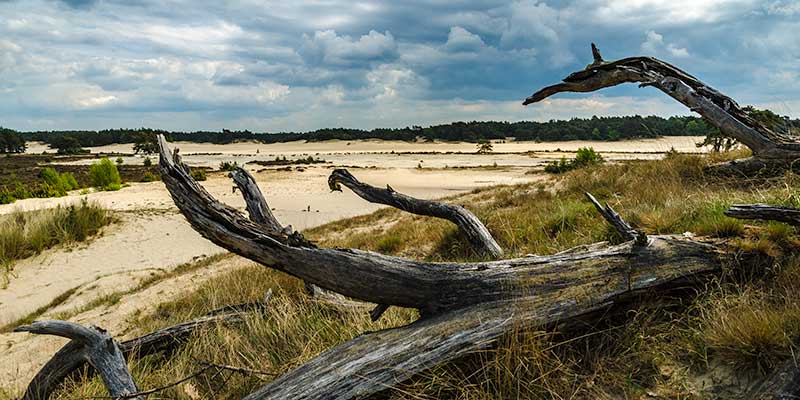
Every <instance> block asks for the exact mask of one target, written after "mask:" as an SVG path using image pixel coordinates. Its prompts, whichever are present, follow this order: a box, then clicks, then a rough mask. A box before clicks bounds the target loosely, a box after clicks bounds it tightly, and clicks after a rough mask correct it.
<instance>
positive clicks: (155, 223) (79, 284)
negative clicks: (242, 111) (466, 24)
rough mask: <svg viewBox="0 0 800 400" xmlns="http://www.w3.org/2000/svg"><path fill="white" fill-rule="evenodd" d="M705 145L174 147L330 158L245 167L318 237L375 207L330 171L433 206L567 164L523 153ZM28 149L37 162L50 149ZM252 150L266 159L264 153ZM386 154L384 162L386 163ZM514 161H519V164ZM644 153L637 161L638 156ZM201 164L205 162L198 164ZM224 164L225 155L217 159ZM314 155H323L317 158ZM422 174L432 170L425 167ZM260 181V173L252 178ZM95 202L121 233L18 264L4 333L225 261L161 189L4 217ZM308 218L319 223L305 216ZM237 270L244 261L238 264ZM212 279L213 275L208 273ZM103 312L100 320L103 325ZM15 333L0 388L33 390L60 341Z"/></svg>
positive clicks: (628, 154)
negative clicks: (190, 267)
mask: <svg viewBox="0 0 800 400" xmlns="http://www.w3.org/2000/svg"><path fill="white" fill-rule="evenodd" d="M696 140H697V138H685V137H681V138H662V139H656V140H645V141H631V142H615V143H608V142H599V143H588V142H561V143H557V144H553V143H530V142H516V143H515V142H512V143H498V144H496V145H495V151H496V152H507V153H508V154H492V155H484V156H477V155H474V154H463V155H459V154H435V155H431V154H402V155H397V154H389V153H388V152H390V151H391V150H394V151H395V152H403V151H409V152H410V151H414V152H426V151H436V152H447V151H456V152H458V151H462V152H472V151H474V150H475V147H474V144H470V143H455V144H451V143H447V144H427V143H422V144H409V143H404V142H380V141H359V142H350V144H349V145H348V142H337V141H333V142H323V143H306V144H300V143H297V142H295V143H281V144H275V145H260V144H259V145H256V144H253V143H236V144H232V145H209V144H201V145H198V144H191V143H176V144H175V146H177V147H180V148H181V153H182V154H184V155H185V156H184V160H186V161H187V162H188V163H189V164H190V165H207V166H216V165H218V164H219V162H220V161H221V160H236V161H238V162H239V163H240V164H243V163H244V162H246V161H248V160H252V159H270V158H274V156H275V155H287V156H289V157H294V156H297V157H299V156H301V155H313V156H315V157H322V158H325V159H326V160H328V161H332V163H330V164H322V165H320V164H317V165H314V166H310V167H305V169H304V170H303V171H298V170H294V171H277V170H274V169H264V168H262V167H258V166H256V165H253V164H249V165H248V168H249V169H251V170H252V171H254V172H255V177H256V180H257V181H258V183H259V185H260V187H261V189H262V191H263V192H264V194H265V196H266V197H267V200H268V202H269V203H270V205H271V206H272V207H274V209H275V210H274V212H275V214H276V216H277V217H278V219H279V220H280V221H281V222H282V223H284V224H291V225H292V226H293V227H294V228H295V229H297V230H302V229H305V228H309V227H313V226H318V225H320V224H323V223H326V222H330V221H333V220H337V219H341V218H346V217H350V216H355V215H360V214H364V213H368V212H371V211H374V210H376V209H378V208H379V207H378V206H376V205H374V204H371V203H367V202H365V201H363V200H362V199H360V198H358V197H357V196H355V195H354V194H352V193H351V192H349V191H347V190H345V191H344V192H342V193H339V192H334V193H332V192H330V191H329V189H328V187H327V176H328V174H329V173H330V169H331V168H333V166H334V165H348V166H350V165H356V166H360V167H367V168H353V169H351V172H353V174H354V175H356V177H358V178H359V179H361V180H363V181H365V182H367V183H371V184H374V185H379V186H383V185H385V184H390V185H391V186H392V187H393V188H395V189H396V190H398V191H400V192H403V193H407V194H410V195H412V196H416V197H420V198H437V197H442V196H447V195H451V194H457V193H462V192H466V191H469V190H472V189H474V188H477V187H482V186H491V185H498V184H516V183H524V182H531V181H536V180H542V179H546V176H545V175H541V174H533V175H531V174H526V172H529V171H530V170H531V167H532V166H536V165H540V164H541V163H542V162H543V160H546V159H548V158H552V157H560V155H561V154H562V153H538V154H535V155H533V156H531V155H527V154H519V153H520V152H525V151H545V150H555V149H557V148H560V149H561V150H566V151H570V150H575V149H577V148H578V147H582V146H586V145H592V146H594V147H595V149H598V150H601V151H612V150H613V151H614V152H613V153H605V154H604V156H606V158H608V159H612V160H614V159H627V158H653V157H660V156H661V154H657V153H653V154H647V153H641V152H663V151H667V150H669V149H670V148H672V147H674V148H676V149H678V150H680V151H687V152H688V151H698V149H697V148H696V147H695V146H694V143H695V142H696ZM36 146H37V145H36V144H34V145H33V146H31V149H30V150H31V151H35V152H40V151H41V150H42V149H40V148H38V147H36ZM256 149H258V150H259V152H258V153H257V154H256ZM92 150H93V152H98V151H101V150H102V151H120V152H130V150H131V149H130V146H129V145H114V146H104V147H103V148H94V149H92ZM381 152H385V153H386V154H380V153H381ZM512 152H513V153H517V154H511V153H512ZM637 152H638V153H637ZM193 153H199V154H194V155H193ZM209 153H220V154H209ZM317 153H320V154H319V155H317ZM141 160H142V159H141V157H127V158H126V162H141ZM494 163H496V164H497V165H498V166H499V167H498V168H469V169H454V168H447V169H445V168H444V167H445V166H449V167H453V166H487V165H492V164H494ZM418 165H422V166H424V168H422V169H419V168H417V166H418ZM256 171H258V172H256ZM203 185H204V186H205V187H206V188H207V189H208V190H209V192H211V193H212V194H213V195H214V196H216V197H217V198H218V199H220V200H221V201H223V202H225V203H227V204H229V205H232V206H234V207H238V208H243V207H244V201H243V200H242V198H241V196H240V194H239V193H233V192H232V190H231V188H232V184H231V181H230V180H229V179H228V178H227V177H226V176H225V175H224V174H222V173H212V174H210V175H209V179H208V180H207V181H205V182H203ZM83 198H88V199H89V200H90V201H94V202H97V203H99V204H101V205H103V206H105V207H107V208H109V209H112V210H115V211H116V212H117V214H118V215H119V217H120V222H119V223H117V224H115V225H112V226H110V227H108V228H106V229H105V231H104V233H103V235H101V236H100V237H97V238H95V239H94V240H92V241H90V242H88V243H84V244H81V245H79V246H76V247H73V248H66V249H65V248H56V249H51V250H48V251H45V252H44V253H43V254H41V255H39V256H36V257H33V258H30V259H26V260H22V261H20V262H18V263H17V265H16V267H15V270H14V272H15V274H14V276H12V277H11V279H10V282H9V283H8V286H7V287H6V288H3V289H0V325H2V324H7V323H9V322H11V321H14V320H16V319H18V318H20V317H22V316H25V315H28V314H29V313H31V312H33V311H35V310H37V309H39V308H41V307H45V306H48V304H50V303H51V302H52V301H53V299H55V298H57V297H58V296H60V295H62V294H64V293H65V292H68V291H72V294H71V295H70V296H69V297H68V298H66V299H65V300H64V301H63V302H62V303H61V304H58V305H55V306H54V307H51V308H50V309H48V310H47V311H45V313H44V314H43V316H52V315H54V314H55V313H59V312H69V311H74V310H76V309H78V308H80V307H82V306H84V305H85V304H87V303H89V302H91V301H92V300H93V299H96V298H98V297H101V296H103V295H107V294H109V293H115V292H119V291H125V290H129V289H131V288H133V287H135V286H136V285H137V283H138V282H139V281H140V280H141V279H142V278H144V277H147V276H149V275H150V274H151V273H153V272H154V271H169V270H171V269H173V268H174V267H176V266H177V265H180V264H183V263H186V262H190V261H192V260H194V259H197V258H198V257H201V256H208V255H212V254H217V253H221V252H223V250H222V249H221V248H219V247H217V246H215V245H213V244H212V243H210V242H209V241H207V240H205V239H203V238H202V237H201V236H200V235H199V234H197V233H196V232H194V231H193V230H192V229H191V227H190V226H189V225H188V223H187V222H186V221H185V220H184V218H183V217H182V216H181V215H180V214H179V213H178V212H177V209H176V208H175V205H174V204H173V202H172V200H171V199H170V197H169V194H168V193H167V191H166V190H165V188H164V186H163V184H162V183H161V182H152V183H135V184H132V185H131V186H130V187H127V188H124V189H122V190H120V191H117V192H98V193H90V194H88V195H79V194H78V193H73V194H71V195H70V196H67V197H63V198H51V199H27V200H22V201H18V202H16V203H14V204H11V205H2V206H0V214H3V213H8V212H11V211H13V210H34V209H41V208H49V207H55V206H56V205H64V204H70V203H75V202H78V201H81V199H83ZM309 208H310V209H311V212H308V211H306V210H308V209H309ZM237 260H238V261H237V263H240V264H241V263H244V262H245V261H244V260H241V259H238V258H237ZM223 264H226V263H225V262H218V263H214V264H212V265H211V266H209V267H207V268H204V270H200V271H195V272H193V273H191V274H189V276H188V277H186V276H181V277H176V278H174V279H172V280H170V281H167V282H162V283H159V284H158V285H157V287H158V288H159V290H160V291H156V290H151V289H152V288H150V289H148V290H147V294H148V295H149V297H147V296H144V295H143V294H136V293H134V294H130V295H126V296H125V297H124V298H123V299H122V300H121V301H120V302H119V303H118V305H115V306H112V307H102V308H101V309H99V310H89V311H86V312H83V313H80V314H78V315H76V316H75V317H74V318H73V319H74V320H77V321H80V322H86V323H90V322H91V323H97V324H99V325H101V326H104V327H106V328H109V329H110V330H111V331H112V332H113V333H114V334H124V333H125V332H126V329H127V326H126V325H125V323H124V321H125V319H126V318H127V317H129V316H130V315H131V313H133V312H135V311H136V310H137V309H142V308H143V309H145V310H146V309H148V307H152V306H153V305H154V304H156V303H158V302H160V301H166V300H168V299H169V298H172V297H174V296H177V295H179V293H180V291H181V290H190V288H191V287H193V286H194V285H195V284H196V282H198V281H200V280H202V279H208V277H209V276H213V274H214V273H215V271H219V270H220V269H222V268H223V267H224V265H223ZM205 270H207V271H206V272H203V271H205ZM98 313H100V314H98ZM23 336H24V337H22V336H21V335H19V334H9V333H6V334H0V388H3V387H5V388H14V389H13V390H15V391H16V390H19V389H20V388H21V387H23V386H24V384H25V383H26V382H27V380H29V379H30V377H31V376H32V374H33V373H35V371H36V370H37V369H38V367H39V366H40V365H41V364H42V363H44V362H45V361H46V360H47V359H48V358H49V357H50V356H51V355H52V352H53V351H55V350H56V349H57V348H58V347H59V346H60V344H62V343H63V341H62V340H58V339H52V338H35V337H31V336H26V335H23Z"/></svg>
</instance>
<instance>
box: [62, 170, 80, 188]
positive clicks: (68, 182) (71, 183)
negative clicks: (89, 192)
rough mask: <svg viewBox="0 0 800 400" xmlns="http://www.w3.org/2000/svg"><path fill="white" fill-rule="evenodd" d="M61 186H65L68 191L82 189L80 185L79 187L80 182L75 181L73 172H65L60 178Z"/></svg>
mask: <svg viewBox="0 0 800 400" xmlns="http://www.w3.org/2000/svg"><path fill="white" fill-rule="evenodd" d="M60 181H61V185H63V186H64V187H65V188H67V190H75V189H80V187H81V186H80V185H78V180H77V179H75V175H72V172H64V173H62V174H61V176H60Z"/></svg>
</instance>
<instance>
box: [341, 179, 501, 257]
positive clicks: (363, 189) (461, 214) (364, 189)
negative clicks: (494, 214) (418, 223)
mask: <svg viewBox="0 0 800 400" xmlns="http://www.w3.org/2000/svg"><path fill="white" fill-rule="evenodd" d="M341 185H344V186H347V187H348V188H350V190H352V191H353V193H355V194H357V195H358V196H359V197H361V198H362V199H364V200H366V201H369V202H371V203H379V204H386V205H388V206H392V207H395V208H398V209H400V210H403V211H406V212H409V213H412V214H417V215H427V216H429V217H436V218H442V219H446V220H448V221H450V222H452V223H454V224H456V226H458V228H459V229H460V230H461V232H463V233H464V236H466V237H467V240H468V241H469V243H470V244H471V245H472V248H474V249H476V250H477V251H478V253H480V254H485V255H488V256H490V257H492V258H500V257H502V256H503V249H501V248H500V245H498V244H497V242H496V241H495V240H494V238H493V237H492V234H491V233H489V230H488V229H486V226H484V225H483V223H482V222H481V221H480V220H479V219H478V217H476V216H475V214H473V213H471V212H470V211H469V210H467V209H466V208H464V207H461V206H457V205H452V204H447V203H442V202H438V201H431V200H420V199H415V198H413V197H411V196H407V195H404V194H402V193H398V192H396V191H395V190H394V189H392V188H391V186H389V185H387V186H386V189H381V188H377V187H374V186H371V185H368V184H366V183H363V182H360V181H359V180H358V179H356V177H354V176H353V175H352V174H351V173H350V172H348V171H347V170H346V169H335V170H333V172H331V175H330V176H329V177H328V186H329V187H330V188H331V190H335V191H341V190H342V188H341Z"/></svg>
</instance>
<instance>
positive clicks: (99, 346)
mask: <svg viewBox="0 0 800 400" xmlns="http://www.w3.org/2000/svg"><path fill="white" fill-rule="evenodd" d="M14 332H30V333H36V334H40V335H55V336H61V337H65V338H67V339H71V341H70V349H71V350H73V351H74V352H75V353H76V354H78V355H79V356H80V357H81V358H83V359H84V360H86V361H88V362H89V364H91V365H92V367H94V369H95V370H96V371H97V372H98V373H99V374H100V377H101V378H102V379H103V383H104V384H105V386H106V389H107V390H108V393H109V394H110V395H111V396H112V397H114V398H121V397H124V398H136V399H141V400H143V399H144V397H141V396H135V397H133V396H131V395H135V394H136V393H138V392H139V389H138V388H137V387H136V383H135V382H134V380H133V377H132V376H131V372H130V370H128V364H127V363H126V362H125V357H123V355H122V351H121V350H120V348H119V344H118V343H117V341H116V340H114V338H113V337H111V336H109V335H108V334H107V333H106V332H105V331H104V330H102V329H100V328H97V327H89V328H87V327H84V326H81V325H79V324H76V323H74V322H67V321H56V320H45V321H34V322H33V323H32V324H30V325H23V326H20V327H17V328H15V329H14Z"/></svg>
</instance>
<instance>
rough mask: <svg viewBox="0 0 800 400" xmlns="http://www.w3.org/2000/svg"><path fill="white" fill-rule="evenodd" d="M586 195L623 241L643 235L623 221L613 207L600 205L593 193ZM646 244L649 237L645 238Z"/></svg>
mask: <svg viewBox="0 0 800 400" xmlns="http://www.w3.org/2000/svg"><path fill="white" fill-rule="evenodd" d="M585 194H586V197H587V198H588V199H589V201H590V202H591V203H592V204H593V205H594V208H596V209H597V211H598V212H599V213H600V215H602V216H603V218H605V219H606V221H608V223H609V224H611V226H612V227H613V228H614V230H616V231H617V233H619V235H620V236H622V238H623V239H625V240H634V239H636V238H637V237H639V236H640V235H643V234H640V233H639V232H638V231H637V230H636V229H633V227H631V225H630V224H628V223H627V222H625V220H624V219H622V217H621V216H620V215H619V214H617V212H616V211H614V209H613V208H611V206H610V205H609V204H608V203H606V206H605V207H603V206H602V205H600V202H599V201H597V199H596V198H594V196H592V194H591V193H589V192H586V193H585ZM644 243H647V236H645V237H644Z"/></svg>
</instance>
